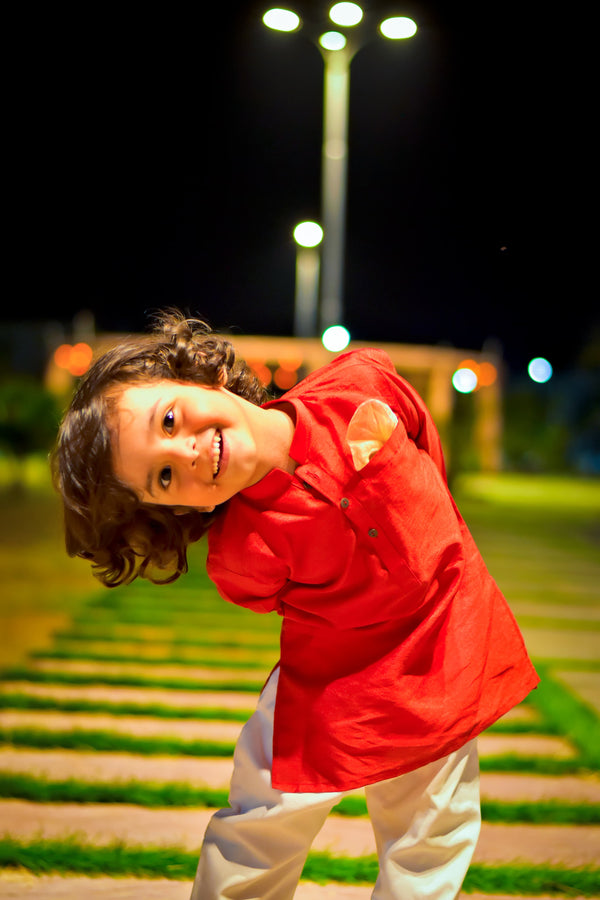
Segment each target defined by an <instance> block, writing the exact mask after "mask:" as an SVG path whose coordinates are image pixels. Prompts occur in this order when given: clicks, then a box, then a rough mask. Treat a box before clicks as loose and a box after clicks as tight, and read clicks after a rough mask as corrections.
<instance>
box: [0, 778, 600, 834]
mask: <svg viewBox="0 0 600 900" xmlns="http://www.w3.org/2000/svg"><path fill="white" fill-rule="evenodd" d="M0 797H1V798H4V799H8V798H10V799H18V800H27V801H29V802H31V803H82V804H86V803H88V804H89V803H117V804H118V803H124V804H132V805H136V806H142V807H145V808H148V809H160V808H168V807H181V808H185V807H192V808H199V807H203V808H216V809H222V808H224V807H226V806H227V805H228V799H227V797H228V791H226V790H213V789H211V788H204V787H202V788H199V787H194V786H192V785H189V784H186V783H184V782H165V783H150V782H142V781H136V780H133V779H130V780H128V781H119V782H90V781H81V780H79V779H75V778H69V779H66V780H63V781H54V780H51V779H48V778H43V777H36V776H33V775H26V774H14V773H9V772H1V771H0ZM333 812H334V813H335V814H336V815H339V816H346V817H350V818H357V817H366V816H367V806H366V802H365V799H364V798H363V797H360V796H352V795H350V796H348V797H344V799H343V800H341V802H340V803H339V804H338V805H337V806H336V807H334V810H333ZM482 817H483V819H484V821H486V822H503V823H509V824H515V823H521V824H523V823H527V824H535V825H542V824H544V825H548V824H554V825H598V824H600V804H591V803H564V802H562V801H558V800H552V801H540V802H536V803H525V802H521V803H502V802H499V801H485V802H484V803H483V804H482Z"/></svg>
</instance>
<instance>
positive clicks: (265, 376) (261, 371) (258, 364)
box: [248, 359, 273, 387]
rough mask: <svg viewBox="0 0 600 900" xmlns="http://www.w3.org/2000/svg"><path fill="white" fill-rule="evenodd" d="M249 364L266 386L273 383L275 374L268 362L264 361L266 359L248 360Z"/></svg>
mask: <svg viewBox="0 0 600 900" xmlns="http://www.w3.org/2000/svg"><path fill="white" fill-rule="evenodd" d="M248 365H249V366H250V368H251V369H252V371H253V372H254V374H255V375H256V377H257V378H258V380H259V381H260V383H261V384H262V385H263V386H264V387H268V386H269V385H270V384H271V380H272V378H273V376H272V374H271V370H270V368H269V367H268V365H267V364H266V362H264V360H262V359H253V360H248Z"/></svg>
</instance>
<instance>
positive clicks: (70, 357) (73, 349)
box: [54, 342, 94, 377]
mask: <svg viewBox="0 0 600 900" xmlns="http://www.w3.org/2000/svg"><path fill="white" fill-rule="evenodd" d="M93 355H94V353H93V350H92V348H91V347H90V345H89V344H85V343H83V342H80V343H78V344H74V345H71V344H61V345H60V347H57V348H56V350H55V351H54V362H55V363H56V365H57V366H58V368H59V369H66V370H67V372H69V373H70V374H71V375H73V376H75V377H77V376H79V375H85V373H86V372H87V370H88V369H89V367H90V364H91V362H92V357H93Z"/></svg>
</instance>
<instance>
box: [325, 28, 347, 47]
mask: <svg viewBox="0 0 600 900" xmlns="http://www.w3.org/2000/svg"><path fill="white" fill-rule="evenodd" d="M319 43H320V45H321V47H323V48H324V49H325V50H343V49H344V47H345V46H346V38H345V37H344V35H343V34H341V33H340V32H339V31H326V32H325V34H322V35H321V37H320V38H319Z"/></svg>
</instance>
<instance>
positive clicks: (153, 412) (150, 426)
mask: <svg viewBox="0 0 600 900" xmlns="http://www.w3.org/2000/svg"><path fill="white" fill-rule="evenodd" d="M159 403H160V398H159V399H158V400H157V401H156V403H154V404H153V406H152V407H151V409H150V415H149V416H148V432H149V433H150V432H151V431H152V429H153V427H154V420H155V419H156V410H157V408H158V404H159ZM153 480H154V472H153V471H152V469H150V471H149V472H148V476H147V478H146V491H147V493H148V494H150V496H151V497H155V496H156V495H155V493H154V491H153V490H152V484H153Z"/></svg>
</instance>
